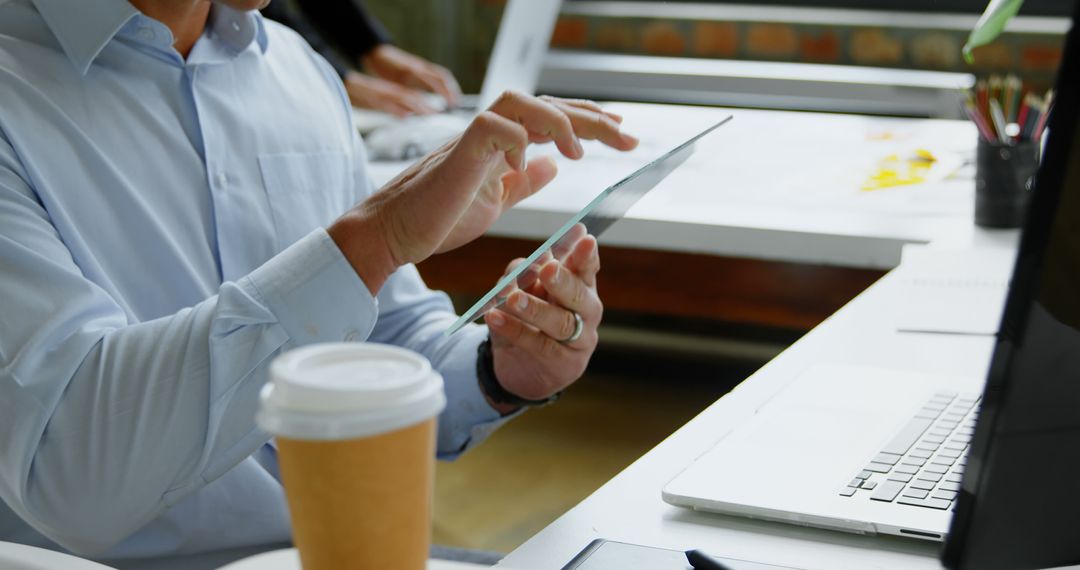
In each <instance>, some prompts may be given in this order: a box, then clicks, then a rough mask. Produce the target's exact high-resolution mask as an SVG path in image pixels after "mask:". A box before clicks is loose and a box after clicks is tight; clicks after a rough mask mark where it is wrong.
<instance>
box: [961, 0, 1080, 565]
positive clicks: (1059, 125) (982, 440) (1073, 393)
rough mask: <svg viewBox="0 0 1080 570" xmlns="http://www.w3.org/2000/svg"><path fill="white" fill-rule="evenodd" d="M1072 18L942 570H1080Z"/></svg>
mask: <svg viewBox="0 0 1080 570" xmlns="http://www.w3.org/2000/svg"><path fill="white" fill-rule="evenodd" d="M1074 4H1075V3H1074ZM1076 9H1077V8H1076V6H1074V10H1076ZM1078 16H1080V14H1075V15H1074V16H1073V28H1072V30H1071V31H1070V33H1069V36H1068V38H1067V39H1066V44H1065V54H1064V59H1063V60H1062V65H1061V68H1060V70H1059V71H1058V85H1057V89H1056V92H1057V95H1056V100H1057V103H1056V108H1055V109H1054V112H1053V115H1052V116H1051V119H1050V130H1049V136H1048V142H1047V144H1046V148H1045V152H1044V155H1043V162H1042V165H1041V167H1040V169H1039V173H1038V175H1037V177H1036V181H1035V186H1034V194H1033V196H1032V202H1031V205H1030V208H1031V209H1030V211H1029V212H1028V216H1027V220H1026V223H1025V225H1024V230H1023V234H1022V236H1021V241H1020V251H1019V255H1018V258H1017V262H1016V269H1015V270H1014V273H1013V279H1012V284H1011V287H1010V291H1009V297H1008V300H1007V302H1006V306H1005V314H1004V317H1003V319H1002V322H1001V327H1000V329H999V332H998V337H997V343H996V345H995V349H994V355H993V360H992V363H991V366H990V372H989V376H988V378H987V383H986V388H985V393H984V395H983V403H982V410H981V413H980V416H979V420H978V423H977V425H976V428H975V435H974V438H973V440H972V444H971V450H970V452H969V453H970V455H969V458H968V464H967V469H966V471H965V474H964V480H963V486H962V490H961V493H960V496H959V498H958V502H957V505H956V513H955V515H954V517H953V520H952V527H951V529H950V532H949V537H948V540H947V541H946V543H945V548H944V551H943V553H942V560H943V562H944V563H945V565H946V566H947V567H949V568H979V569H994V568H1036V567H1037V568H1043V567H1053V566H1060V565H1066V564H1076V563H1080V535H1078V530H1077V524H1076V521H1077V518H1078V517H1080V131H1078V129H1077V120H1078V118H1080V117H1078V115H1080V108H1078V107H1080V105H1078V102H1080V36H1078V32H1080V31H1078V30H1077V26H1076V23H1077V17H1078Z"/></svg>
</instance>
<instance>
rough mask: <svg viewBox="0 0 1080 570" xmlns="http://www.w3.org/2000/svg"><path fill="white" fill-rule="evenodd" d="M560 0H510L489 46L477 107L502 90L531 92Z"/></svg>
mask: <svg viewBox="0 0 1080 570" xmlns="http://www.w3.org/2000/svg"><path fill="white" fill-rule="evenodd" d="M561 5H562V0H510V1H509V2H507V3H506V10H505V11H503V17H502V22H501V23H500V24H499V33H498V35H497V36H496V37H495V47H494V48H492V50H491V59H489V60H488V67H487V73H485V74H484V84H483V87H482V88H481V90H480V99H479V101H477V105H476V108H477V109H486V108H487V107H488V106H489V105H491V103H493V102H494V101H495V99H497V98H498V97H499V95H500V94H501V93H502V92H503V91H506V90H510V89H512V90H515V91H522V92H524V93H534V92H535V91H536V83H537V81H538V80H539V78H540V70H541V68H542V66H543V65H544V56H545V55H546V54H547V51H548V44H550V43H551V33H552V31H553V30H554V29H555V20H556V19H558V16H559V8H560V6H561Z"/></svg>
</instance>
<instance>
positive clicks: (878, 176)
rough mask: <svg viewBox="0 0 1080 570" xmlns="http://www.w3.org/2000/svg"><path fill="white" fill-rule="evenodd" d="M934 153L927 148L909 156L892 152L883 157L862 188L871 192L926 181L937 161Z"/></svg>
mask: <svg viewBox="0 0 1080 570" xmlns="http://www.w3.org/2000/svg"><path fill="white" fill-rule="evenodd" d="M937 161H938V160H937V158H936V157H935V156H934V154H933V153H932V152H930V151H928V150H926V149H919V150H917V151H915V153H914V154H912V155H911V156H908V157H904V158H901V157H900V155H897V154H891V155H889V156H887V157H885V158H883V159H882V160H881V161H880V162H879V163H878V167H877V169H876V170H875V171H874V172H873V173H872V174H871V175H870V178H869V179H867V181H866V182H865V183H863V185H862V187H861V188H860V190H863V191H864V192H869V191H872V190H882V189H885V188H895V187H897V186H908V185H911V184H921V183H923V182H926V178H927V175H928V174H929V173H930V169H931V168H933V166H934V164H936V163H937Z"/></svg>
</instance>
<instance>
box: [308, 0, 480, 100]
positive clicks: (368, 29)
mask: <svg viewBox="0 0 1080 570" xmlns="http://www.w3.org/2000/svg"><path fill="white" fill-rule="evenodd" d="M298 5H299V6H300V10H301V11H302V12H303V13H304V15H305V16H307V17H308V18H309V19H310V21H311V22H312V23H313V24H314V25H315V26H317V27H318V28H319V29H320V30H321V31H322V32H323V34H325V35H326V37H327V38H329V39H330V41H331V42H332V43H334V44H335V45H336V46H337V47H338V48H339V49H340V50H341V51H342V52H343V53H344V54H345V55H346V57H347V58H348V59H349V60H351V61H353V62H355V64H356V65H359V66H360V67H362V68H363V69H364V70H365V71H367V72H369V73H370V74H372V75H374V76H376V78H381V79H384V80H387V81H389V82H391V84H392V85H394V86H395V87H398V88H399V89H402V90H403V91H401V92H398V93H388V94H387V95H401V94H403V93H408V94H411V95H413V96H416V97H419V92H418V91H417V90H425V91H431V92H432V93H437V94H439V95H440V96H442V97H443V99H445V100H446V102H447V104H448V105H450V106H451V107H453V106H456V105H457V104H458V103H459V102H460V100H461V87H459V86H458V83H457V80H456V79H454V76H453V74H451V73H450V71H448V70H447V69H446V68H444V67H442V66H440V65H436V64H434V63H432V62H430V61H427V60H425V59H423V58H421V57H417V56H415V55H413V54H411V53H409V52H406V51H404V50H402V49H400V48H398V47H396V46H394V45H393V44H392V43H391V40H390V34H389V33H387V31H386V29H385V28H383V26H382V25H381V24H380V23H379V22H378V21H377V20H375V19H374V18H373V17H372V16H371V15H370V14H369V13H368V11H367V9H366V8H364V6H363V5H362V4H361V3H360V2H357V1H356V0H300V1H298ZM357 75H359V74H357ZM363 79H364V78H363V77H361V78H360V79H359V80H361V81H362V80H363ZM367 79H371V78H367ZM356 80H357V79H356V78H352V77H349V78H347V81H346V88H347V90H348V91H349V97H350V99H353V104H356V96H355V94H354V93H353V89H352V88H350V81H356ZM384 83H385V82H384ZM376 94H377V93H376ZM420 99H421V101H422V99H423V98H422V97H420ZM384 100H386V101H389V99H385V98H384ZM410 106H411V103H410ZM424 106H425V107H427V109H429V110H433V109H431V107H430V106H428V105H427V103H424ZM384 110H386V109H384ZM391 112H393V110H391ZM413 112H418V111H413ZM429 112H430V111H429Z"/></svg>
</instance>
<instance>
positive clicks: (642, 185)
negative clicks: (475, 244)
mask: <svg viewBox="0 0 1080 570" xmlns="http://www.w3.org/2000/svg"><path fill="white" fill-rule="evenodd" d="M731 118H732V117H731V116H730V115H729V116H727V117H726V118H725V119H724V120H722V121H720V122H718V123H716V124H714V125H712V126H710V127H709V128H707V129H705V130H704V131H701V132H700V133H698V134H696V135H694V136H693V137H691V138H690V140H687V141H686V142H684V143H682V144H680V145H679V146H676V147H675V148H673V149H671V150H670V151H668V152H666V153H664V154H663V155H662V156H660V158H657V159H656V160H653V161H652V162H650V163H648V164H646V165H645V166H643V167H641V168H639V169H638V170H636V171H635V172H633V173H632V174H630V175H629V176H627V177H626V178H623V179H622V180H620V181H618V182H616V183H615V184H613V185H611V186H609V187H608V188H607V189H605V190H604V191H603V192H601V193H600V194H599V195H598V196H597V197H596V198H593V200H592V201H591V202H589V203H588V204H587V205H586V206H585V207H584V208H582V209H581V211H579V212H578V213H577V214H574V216H573V217H571V218H570V219H569V220H567V222H566V223H565V224H563V226H562V227H561V228H559V229H558V230H557V231H556V232H555V233H554V234H552V235H551V237H549V238H548V239H547V241H545V242H544V243H543V244H541V245H540V247H538V248H537V249H536V251H534V252H532V254H531V255H529V257H527V258H526V259H525V261H524V262H523V263H521V264H519V265H518V266H517V267H516V268H514V270H513V271H511V272H510V273H507V274H506V275H505V276H504V277H503V278H502V279H500V280H499V282H498V283H496V284H495V287H493V288H492V289H491V291H488V292H487V294H485V295H484V296H483V297H481V298H480V300H479V301H477V302H476V304H474V305H473V306H472V307H470V308H469V310H467V311H465V313H464V314H463V315H461V317H459V318H458V320H456V321H454V324H453V325H451V326H450V328H449V329H447V330H446V334H447V335H451V334H454V333H455V332H457V331H458V330H460V329H461V327H463V326H465V325H466V324H467V323H470V322H472V321H474V320H476V319H478V318H480V317H482V316H484V313H487V312H488V311H489V310H491V309H493V308H495V307H498V306H500V305H502V304H503V303H505V302H506V298H507V297H508V296H509V295H510V293H512V292H513V291H514V290H515V289H516V288H517V287H522V288H525V287H528V286H529V285H530V284H531V283H530V282H529V281H530V280H535V275H536V273H537V270H538V269H539V265H541V264H543V263H546V262H547V260H548V259H550V258H551V257H554V258H555V259H559V260H561V259H563V257H564V256H565V255H566V254H567V253H569V251H570V250H571V248H573V246H574V244H576V243H577V241H578V240H579V239H581V238H582V237H584V236H585V234H586V233H589V234H592V235H593V237H596V238H599V237H600V235H601V234H602V233H604V231H605V230H607V229H608V228H609V227H611V225H612V224H614V223H615V222H617V221H619V220H620V219H622V217H623V215H624V214H626V212H627V210H629V209H630V207H631V206H633V205H634V204H635V203H637V201H638V200H640V199H641V197H642V196H644V195H645V194H648V193H649V191H650V190H652V189H653V188H654V187H656V185H657V184H659V183H660V181H661V180H663V179H664V178H666V177H667V175H668V174H671V172H672V171H674V170H675V169H676V168H678V167H679V165H681V164H682V163H683V162H685V161H686V159H687V158H688V157H689V156H690V155H691V154H693V152H694V143H695V142H697V141H698V140H699V139H701V137H704V136H705V135H707V134H709V133H711V132H713V131H714V130H716V129H717V128H719V127H720V126H721V125H723V124H725V123H727V122H728V121H730V120H731ZM548 253H550V256H548V255H545V254H548ZM538 261H539V263H537V262H538ZM530 269H531V271H529V270H530Z"/></svg>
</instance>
